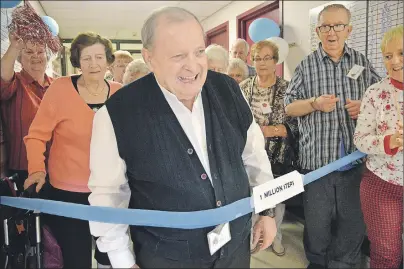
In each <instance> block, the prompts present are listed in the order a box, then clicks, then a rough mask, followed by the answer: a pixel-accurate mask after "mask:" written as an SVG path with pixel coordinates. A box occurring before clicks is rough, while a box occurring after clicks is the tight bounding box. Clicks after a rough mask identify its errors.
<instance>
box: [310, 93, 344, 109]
mask: <svg viewBox="0 0 404 269" xmlns="http://www.w3.org/2000/svg"><path fill="white" fill-rule="evenodd" d="M338 101H339V98H336V97H335V95H328V94H325V95H321V96H320V97H318V98H317V99H316V100H315V101H314V102H313V107H314V109H315V110H319V111H323V112H331V111H333V110H334V109H335V108H336V107H337V102H338Z"/></svg>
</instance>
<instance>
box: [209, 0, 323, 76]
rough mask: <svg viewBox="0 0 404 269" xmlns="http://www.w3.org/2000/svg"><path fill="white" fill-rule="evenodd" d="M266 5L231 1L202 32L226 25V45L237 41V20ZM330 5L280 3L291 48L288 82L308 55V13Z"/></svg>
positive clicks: (309, 2) (285, 71) (286, 66)
mask: <svg viewBox="0 0 404 269" xmlns="http://www.w3.org/2000/svg"><path fill="white" fill-rule="evenodd" d="M263 2H266V1H234V2H233V3H231V4H230V5H228V6H226V7H225V8H223V9H222V10H220V11H218V12H217V13H215V14H214V15H213V16H211V17H209V18H207V19H206V20H204V21H202V25H203V26H204V28H205V31H209V30H210V29H212V28H214V27H216V26H218V25H219V24H221V23H224V22H226V21H227V20H228V21H229V45H230V46H231V44H232V43H233V41H234V40H235V39H236V38H237V23H236V17H237V16H238V15H240V14H242V13H244V12H245V11H247V10H249V9H251V8H254V7H256V6H258V5H260V4H262V3H263ZM328 2H330V1H289V0H284V1H283V22H284V31H283V33H284V38H285V39H286V41H288V43H292V42H296V43H297V46H295V47H291V48H290V50H289V55H288V58H287V59H286V61H285V64H284V78H285V79H287V80H290V78H291V77H292V75H293V72H294V70H295V69H296V66H297V65H298V64H299V63H300V62H301V61H302V60H303V58H304V57H305V56H306V55H308V54H309V53H310V39H309V37H310V35H309V34H310V32H309V10H310V9H312V8H315V7H317V6H320V5H323V4H326V3H328Z"/></svg>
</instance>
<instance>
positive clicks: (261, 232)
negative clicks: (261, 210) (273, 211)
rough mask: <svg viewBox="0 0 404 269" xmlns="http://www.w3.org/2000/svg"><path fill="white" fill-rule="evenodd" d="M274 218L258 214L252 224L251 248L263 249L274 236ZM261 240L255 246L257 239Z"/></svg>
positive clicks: (270, 242)
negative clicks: (260, 242) (259, 243)
mask: <svg viewBox="0 0 404 269" xmlns="http://www.w3.org/2000/svg"><path fill="white" fill-rule="evenodd" d="M276 232H277V230H276V223H275V219H274V218H271V217H268V216H260V217H259V219H258V221H257V222H256V223H255V225H254V232H253V243H252V249H258V250H263V249H266V248H268V247H269V246H270V245H271V244H272V242H273V241H274V238H275V236H276ZM260 240H261V241H262V244H261V245H260V246H257V244H258V242H259V241H260Z"/></svg>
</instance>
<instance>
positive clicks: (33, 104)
mask: <svg viewBox="0 0 404 269" xmlns="http://www.w3.org/2000/svg"><path fill="white" fill-rule="evenodd" d="M51 81H52V79H51V78H50V77H48V76H47V75H46V74H45V85H46V86H45V87H42V86H41V85H39V83H38V82H37V81H35V80H34V79H33V78H32V77H31V76H30V75H29V74H28V73H27V72H26V71H25V70H24V69H23V70H21V72H17V73H15V74H14V76H13V78H12V79H11V81H9V82H6V81H4V80H3V79H1V89H0V102H1V117H2V123H3V131H4V135H5V140H6V151H7V159H8V165H7V168H8V169H13V170H28V162H27V151H26V149H25V145H24V143H23V138H24V136H26V135H27V134H28V129H29V127H30V126H31V122H32V120H33V119H34V117H35V115H36V112H37V111H38V108H39V105H40V104H41V100H42V97H43V95H44V93H45V91H46V89H47V88H48V86H49V85H50V83H51Z"/></svg>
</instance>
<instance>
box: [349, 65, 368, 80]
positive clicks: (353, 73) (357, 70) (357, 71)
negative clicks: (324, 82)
mask: <svg viewBox="0 0 404 269" xmlns="http://www.w3.org/2000/svg"><path fill="white" fill-rule="evenodd" d="M364 69H365V67H363V66H360V65H357V64H355V65H354V66H353V67H352V69H351V70H349V72H348V75H347V77H349V78H352V79H355V80H356V79H358V77H359V76H360V75H361V74H362V72H363V70H364Z"/></svg>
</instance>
